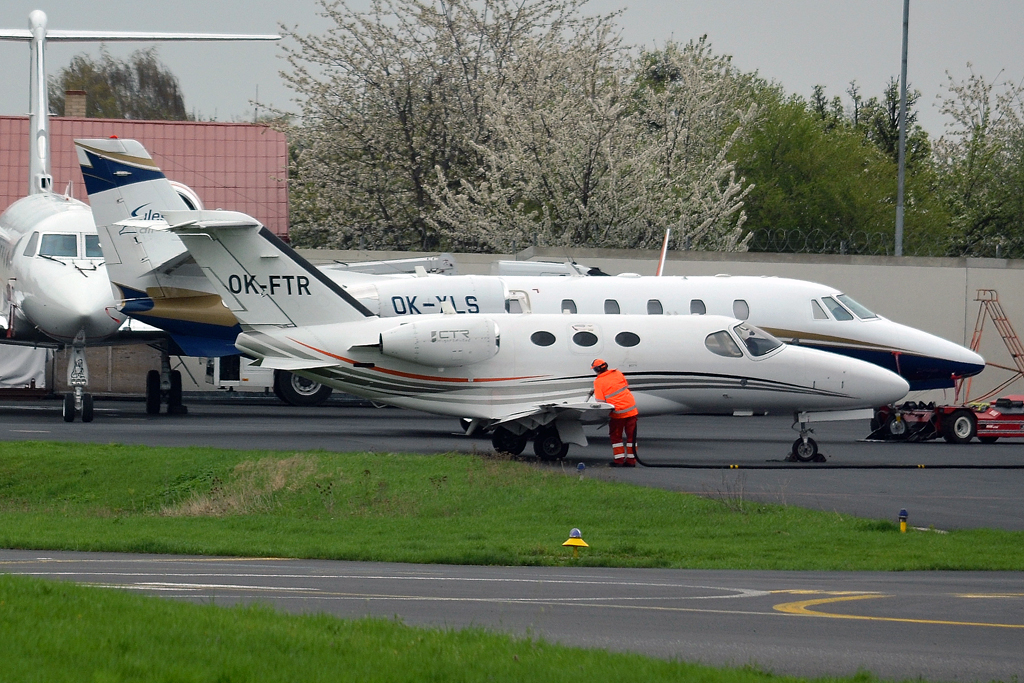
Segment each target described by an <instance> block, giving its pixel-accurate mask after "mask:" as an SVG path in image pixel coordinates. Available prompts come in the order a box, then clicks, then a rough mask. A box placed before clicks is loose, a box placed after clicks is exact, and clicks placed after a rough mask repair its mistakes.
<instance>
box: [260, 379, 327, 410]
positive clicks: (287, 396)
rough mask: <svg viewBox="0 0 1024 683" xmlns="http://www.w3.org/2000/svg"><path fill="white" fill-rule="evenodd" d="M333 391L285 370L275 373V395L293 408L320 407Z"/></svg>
mask: <svg viewBox="0 0 1024 683" xmlns="http://www.w3.org/2000/svg"><path fill="white" fill-rule="evenodd" d="M331 392H332V389H331V388H330V387H328V386H324V385H323V384H320V383H319V382H315V381H313V380H311V379H306V378H305V377H299V376H298V375H294V374H292V373H290V372H285V371H284V370H277V371H275V372H274V393H275V394H276V395H277V396H278V398H280V399H281V400H283V401H284V402H285V403H290V404H291V405H293V406H318V405H320V404H321V403H323V402H324V401H326V400H327V397H328V396H330V395H331Z"/></svg>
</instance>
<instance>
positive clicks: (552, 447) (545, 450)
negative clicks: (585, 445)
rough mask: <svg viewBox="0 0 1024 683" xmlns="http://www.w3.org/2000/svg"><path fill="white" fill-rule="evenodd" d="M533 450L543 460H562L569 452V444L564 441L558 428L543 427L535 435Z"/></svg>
mask: <svg viewBox="0 0 1024 683" xmlns="http://www.w3.org/2000/svg"><path fill="white" fill-rule="evenodd" d="M533 452H534V454H535V455H536V456H537V457H538V458H540V459H541V460H561V459H562V458H564V457H565V456H566V454H568V453H569V444H567V443H562V439H561V438H560V437H559V436H558V430H557V429H542V430H541V431H540V432H538V433H537V436H535V437H533Z"/></svg>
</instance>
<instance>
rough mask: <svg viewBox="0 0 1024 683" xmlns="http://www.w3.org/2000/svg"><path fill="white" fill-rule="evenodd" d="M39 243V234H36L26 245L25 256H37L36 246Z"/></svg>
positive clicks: (33, 234)
mask: <svg viewBox="0 0 1024 683" xmlns="http://www.w3.org/2000/svg"><path fill="white" fill-rule="evenodd" d="M38 243H39V233H38V232H34V233H32V236H31V237H29V238H28V244H27V245H25V256H35V255H36V245H37V244H38Z"/></svg>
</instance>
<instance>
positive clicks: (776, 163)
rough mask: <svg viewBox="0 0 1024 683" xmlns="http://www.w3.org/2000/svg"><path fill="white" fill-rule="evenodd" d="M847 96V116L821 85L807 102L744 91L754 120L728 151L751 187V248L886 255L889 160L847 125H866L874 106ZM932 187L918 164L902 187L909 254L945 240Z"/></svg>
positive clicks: (769, 91) (890, 226)
mask: <svg viewBox="0 0 1024 683" xmlns="http://www.w3.org/2000/svg"><path fill="white" fill-rule="evenodd" d="M851 89H853V90H854V93H855V94H854V95H851V97H853V100H854V107H853V109H852V111H851V114H850V115H849V116H847V115H846V114H845V113H844V109H843V107H842V105H841V102H837V98H833V99H832V100H828V99H827V98H826V96H825V94H824V89H821V88H818V89H816V90H815V93H814V94H813V96H812V99H811V100H810V101H807V100H804V99H802V98H800V97H796V96H787V95H786V94H785V93H784V92H783V91H782V89H781V88H780V87H778V86H776V85H768V84H765V83H763V82H762V83H758V84H756V85H755V87H753V88H752V97H753V98H754V99H755V101H756V102H757V103H758V106H759V118H758V119H757V121H756V122H755V123H754V124H753V125H752V126H751V127H750V131H749V134H748V135H747V136H746V137H745V138H744V140H743V141H742V142H740V143H738V144H737V145H736V147H735V148H734V149H733V155H734V158H735V159H736V169H737V173H741V174H742V175H744V176H745V177H746V179H747V180H748V181H749V182H751V183H753V185H754V187H753V190H751V192H750V194H749V195H748V197H747V202H746V206H745V211H746V213H747V223H746V226H745V227H746V228H747V229H748V230H750V231H751V232H752V233H753V235H754V236H753V239H752V241H751V243H750V247H751V249H756V250H762V251H806V252H814V253H819V252H820V253H891V252H892V249H893V239H894V238H893V233H894V223H895V211H896V209H895V203H896V202H895V199H896V163H895V161H894V160H893V159H891V158H890V157H889V156H888V154H886V153H885V152H884V151H883V150H882V149H881V148H880V147H879V146H878V145H877V144H874V141H872V140H870V139H869V136H867V135H866V134H865V132H864V129H863V128H861V126H859V125H855V124H854V121H855V120H857V121H858V122H859V123H860V122H863V123H864V125H865V126H866V125H867V122H869V121H872V120H873V118H872V117H873V116H875V115H876V113H877V109H875V108H873V107H872V106H871V103H870V101H869V102H868V103H864V102H863V101H862V100H860V98H859V92H858V91H857V89H856V87H855V85H854V87H853V88H851ZM866 114H867V115H866ZM933 181H934V176H933V175H931V174H930V173H929V167H928V166H927V164H922V165H921V168H920V169H919V172H918V173H916V174H912V175H910V176H909V178H908V182H907V193H906V195H907V196H906V202H905V203H906V216H905V243H907V244H913V245H916V246H917V247H918V248H927V247H928V245H929V244H931V243H933V242H935V241H936V239H938V242H939V243H940V244H941V241H942V236H943V235H944V234H945V232H944V230H945V227H944V226H945V223H946V218H945V212H944V211H943V210H942V206H941V204H939V202H937V201H936V199H935V198H934V194H935V193H934V187H933V186H932V183H933ZM936 235H939V237H938V238H936ZM939 248H940V249H941V247H939ZM909 251H910V249H908V252H909Z"/></svg>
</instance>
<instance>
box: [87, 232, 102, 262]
mask: <svg viewBox="0 0 1024 683" xmlns="http://www.w3.org/2000/svg"><path fill="white" fill-rule="evenodd" d="M85 258H103V250H102V249H100V236H99V235H86V236H85Z"/></svg>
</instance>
